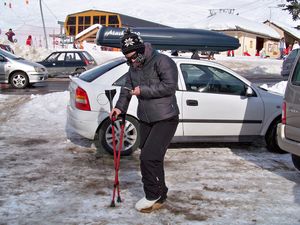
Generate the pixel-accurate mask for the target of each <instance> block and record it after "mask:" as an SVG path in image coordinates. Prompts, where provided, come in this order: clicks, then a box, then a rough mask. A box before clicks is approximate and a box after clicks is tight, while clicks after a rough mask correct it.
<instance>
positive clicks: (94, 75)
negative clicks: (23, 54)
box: [67, 57, 283, 155]
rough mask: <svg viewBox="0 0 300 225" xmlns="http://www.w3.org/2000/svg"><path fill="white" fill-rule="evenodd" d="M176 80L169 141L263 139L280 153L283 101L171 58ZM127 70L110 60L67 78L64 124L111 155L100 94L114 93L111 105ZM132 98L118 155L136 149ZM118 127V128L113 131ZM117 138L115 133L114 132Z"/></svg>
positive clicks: (229, 75) (207, 67)
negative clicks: (174, 120)
mask: <svg viewBox="0 0 300 225" xmlns="http://www.w3.org/2000/svg"><path fill="white" fill-rule="evenodd" d="M173 60H174V61H175V63H176V65H177V68H178V73H179V79H178V90H177V91H176V97H177V101H178V105H179V109H180V115H179V119H180V123H179V125H178V128H177V131H176V133H175V137H174V138H173V140H172V142H199V141H205V142H244V141H245V142H251V141H253V140H256V139H257V138H258V137H265V140H266V143H267V147H268V149H269V151H272V152H281V151H282V150H281V149H280V148H279V146H278V145H277V140H276V138H277V135H276V127H277V124H278V123H279V122H280V121H281V105H282V99H283V96H282V95H279V94H275V93H270V92H268V91H266V90H263V89H261V88H259V87H257V86H255V85H254V84H251V83H250V82H249V81H248V80H246V79H245V78H243V77H242V76H239V75H238V74H237V73H235V72H234V71H232V70H230V69H228V68H226V67H224V66H222V65H220V64H217V63H214V62H211V61H205V60H193V59H184V58H178V57H176V58H173ZM127 71H128V65H127V64H126V60H125V58H119V59H114V60H112V61H109V62H107V63H105V64H102V65H100V66H98V67H96V68H94V69H92V70H89V71H86V72H84V73H82V74H81V75H80V76H79V77H70V78H71V81H70V85H69V91H70V102H69V104H68V113H67V118H68V124H69V125H70V126H71V127H72V128H73V129H74V130H75V131H76V132H77V133H78V134H80V135H82V136H83V137H86V138H88V139H92V140H93V139H95V140H96V141H97V142H98V144H99V147H101V148H104V149H106V150H107V151H108V152H110V153H112V134H111V123H110V120H109V117H108V116H109V111H110V108H109V101H108V99H107V98H106V96H105V90H109V89H116V90H117V95H116V97H115V98H114V102H113V105H115V103H116V101H117V99H118V95H119V91H120V88H121V87H122V86H124V85H125V76H124V74H125V73H126V72H127ZM137 104H138V103H137V98H136V97H133V98H132V99H131V102H130V105H129V108H128V112H127V116H126V125H125V126H126V129H125V141H124V146H125V147H124V148H123V150H122V155H130V154H131V153H132V151H134V150H135V149H137V148H138V142H139V138H140V134H139V129H138V126H139V121H138V119H137V115H136V113H137V112H136V110H137ZM119 128H120V126H119V124H117V126H116V129H119ZM117 133H118V131H117Z"/></svg>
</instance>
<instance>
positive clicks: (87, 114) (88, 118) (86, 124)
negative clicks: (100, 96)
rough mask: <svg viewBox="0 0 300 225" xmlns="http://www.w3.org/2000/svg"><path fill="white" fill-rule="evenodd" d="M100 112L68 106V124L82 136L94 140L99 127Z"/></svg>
mask: <svg viewBox="0 0 300 225" xmlns="http://www.w3.org/2000/svg"><path fill="white" fill-rule="evenodd" d="M98 116H99V112H93V111H83V110H78V109H73V108H72V107H71V106H70V105H68V107H67V124H68V125H69V126H70V127H71V128H72V129H73V130H74V131H75V132H76V133H78V134H80V135H81V136H83V137H85V138H87V139H90V140H94V138H95V134H96V131H97V128H98V123H97V121H98Z"/></svg>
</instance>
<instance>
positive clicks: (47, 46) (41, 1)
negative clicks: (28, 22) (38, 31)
mask: <svg viewBox="0 0 300 225" xmlns="http://www.w3.org/2000/svg"><path fill="white" fill-rule="evenodd" d="M39 1H40V11H41V17H42V21H43V28H44V36H45V43H46V48H47V49H48V41H47V34H46V27H45V21H44V15H43V9H42V0H39Z"/></svg>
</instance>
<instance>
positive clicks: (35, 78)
mask: <svg viewBox="0 0 300 225" xmlns="http://www.w3.org/2000/svg"><path fill="white" fill-rule="evenodd" d="M28 78H29V83H37V82H43V81H45V80H47V79H48V74H47V73H34V72H33V73H29V74H28Z"/></svg>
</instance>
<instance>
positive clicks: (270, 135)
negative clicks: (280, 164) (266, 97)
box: [265, 119, 287, 154]
mask: <svg viewBox="0 0 300 225" xmlns="http://www.w3.org/2000/svg"><path fill="white" fill-rule="evenodd" d="M280 122H281V119H276V120H274V121H273V122H272V123H271V125H270V127H269V129H268V131H267V133H266V136H265V140H266V144H267V149H268V151H269V152H273V153H280V154H284V153H287V152H286V151H284V150H282V149H281V148H280V147H279V145H278V141H277V138H278V137H277V125H278V124H279V123H280Z"/></svg>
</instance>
